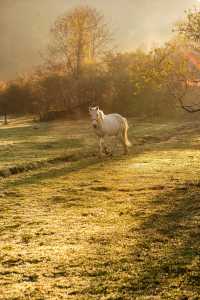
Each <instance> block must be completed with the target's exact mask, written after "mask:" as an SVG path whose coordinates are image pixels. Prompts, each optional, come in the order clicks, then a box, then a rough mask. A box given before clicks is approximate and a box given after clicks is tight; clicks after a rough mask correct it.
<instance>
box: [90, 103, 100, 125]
mask: <svg viewBox="0 0 200 300" xmlns="http://www.w3.org/2000/svg"><path fill="white" fill-rule="evenodd" d="M89 114H90V116H91V119H92V126H93V127H94V128H97V127H98V124H99V121H100V119H101V111H100V109H99V107H98V106H94V107H89Z"/></svg>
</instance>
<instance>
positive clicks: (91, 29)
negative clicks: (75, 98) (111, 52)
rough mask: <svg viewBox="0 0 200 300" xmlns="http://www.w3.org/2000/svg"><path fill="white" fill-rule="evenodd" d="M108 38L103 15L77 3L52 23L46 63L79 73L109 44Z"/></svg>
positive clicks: (96, 58)
mask: <svg viewBox="0 0 200 300" xmlns="http://www.w3.org/2000/svg"><path fill="white" fill-rule="evenodd" d="M110 39H111V34H110V31H109V29H108V26H107V24H106V23H105V20H104V17H103V15H101V14H100V13H99V12H98V11H97V10H96V9H93V8H90V7H88V6H80V7H77V8H75V9H73V10H72V11H71V12H69V13H66V14H64V15H63V16H61V17H59V18H58V19H57V20H56V22H55V24H54V26H53V27H52V29H51V43H50V45H49V48H48V49H49V59H48V63H49V64H50V66H51V67H53V68H55V66H56V67H58V66H60V69H64V71H65V72H66V71H67V72H68V73H69V72H70V73H71V74H73V75H75V76H76V77H79V76H80V74H81V72H82V68H83V65H84V64H87V63H94V62H96V61H97V60H98V59H99V58H100V57H101V56H102V55H103V53H104V52H105V50H106V49H107V48H109V42H110Z"/></svg>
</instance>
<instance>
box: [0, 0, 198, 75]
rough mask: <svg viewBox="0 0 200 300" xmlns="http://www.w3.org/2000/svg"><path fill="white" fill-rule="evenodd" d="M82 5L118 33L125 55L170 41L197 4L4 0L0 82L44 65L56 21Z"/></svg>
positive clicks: (190, 0)
mask: <svg viewBox="0 0 200 300" xmlns="http://www.w3.org/2000/svg"><path fill="white" fill-rule="evenodd" d="M77 5H89V6H92V7H95V8H97V9H98V10H100V11H101V12H102V13H103V14H104V15H105V17H106V19H107V21H108V23H109V24H110V27H111V28H112V29H113V31H114V33H115V40H116V44H117V45H118V47H119V50H130V49H132V48H135V47H140V46H143V47H147V48H148V47H150V46H152V45H153V44H156V45H158V44H160V43H163V42H164V41H166V40H167V39H168V38H169V37H170V35H171V29H172V25H173V23H174V22H176V21H177V20H179V19H180V18H181V17H182V16H183V15H184V10H185V9H188V8H191V7H193V6H194V5H198V1H197V0H175V1H165V0H154V1H150V0H141V1H138V0H117V1H116V0H109V1H107V0H86V1H81V0H57V1H54V0H43V1H39V0H34V1H31V0H1V1H0V45H1V50H0V80H4V79H11V78H15V77H16V75H17V74H18V73H20V72H24V71H29V70H30V69H31V68H32V67H33V66H35V65H37V64H38V63H40V62H41V58H40V51H44V49H45V46H46V44H47V41H48V37H49V30H50V27H51V25H52V24H53V23H54V21H55V19H56V18H57V17H58V16H59V15H61V14H63V13H64V12H65V11H67V10H68V9H70V8H73V7H75V6H77Z"/></svg>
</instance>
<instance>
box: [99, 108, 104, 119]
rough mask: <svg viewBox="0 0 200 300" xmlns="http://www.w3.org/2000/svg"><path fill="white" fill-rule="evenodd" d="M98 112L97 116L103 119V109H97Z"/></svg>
mask: <svg viewBox="0 0 200 300" xmlns="http://www.w3.org/2000/svg"><path fill="white" fill-rule="evenodd" d="M98 113H99V116H100V119H101V121H103V119H104V116H105V115H104V112H103V110H100V109H99V110H98Z"/></svg>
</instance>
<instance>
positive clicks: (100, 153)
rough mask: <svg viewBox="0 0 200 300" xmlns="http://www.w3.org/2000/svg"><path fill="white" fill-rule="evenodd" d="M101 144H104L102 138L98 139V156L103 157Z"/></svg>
mask: <svg viewBox="0 0 200 300" xmlns="http://www.w3.org/2000/svg"><path fill="white" fill-rule="evenodd" d="M103 144H104V139H103V138H102V137H100V138H99V156H100V157H102V156H103Z"/></svg>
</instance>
